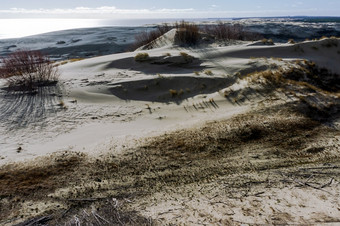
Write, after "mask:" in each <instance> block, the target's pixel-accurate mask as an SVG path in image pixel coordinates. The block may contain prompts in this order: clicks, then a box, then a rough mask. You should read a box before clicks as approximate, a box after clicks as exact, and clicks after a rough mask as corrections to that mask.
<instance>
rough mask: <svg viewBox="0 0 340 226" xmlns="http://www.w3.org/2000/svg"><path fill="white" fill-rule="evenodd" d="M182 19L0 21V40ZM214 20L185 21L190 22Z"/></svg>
mask: <svg viewBox="0 0 340 226" xmlns="http://www.w3.org/2000/svg"><path fill="white" fill-rule="evenodd" d="M181 20H183V19H181V18H176V19H164V18H162V19H124V20H118V19H106V20H104V19H0V39H9V38H22V37H26V36H32V35H37V34H43V33H48V32H53V31H61V30H69V29H77V28H96V27H139V26H148V25H154V24H161V23H173V22H176V21H181ZM213 20H216V19H209V18H207V19H185V21H190V22H201V21H203V22H204V21H213Z"/></svg>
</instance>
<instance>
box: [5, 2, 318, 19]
mask: <svg viewBox="0 0 340 226" xmlns="http://www.w3.org/2000/svg"><path fill="white" fill-rule="evenodd" d="M214 6H215V5H212V6H211V7H213V8H209V9H207V10H206V11H200V10H196V9H193V8H187V9H167V8H164V9H157V8H151V9H119V8H116V7H114V6H102V7H97V8H89V7H76V8H70V9H43V8H41V9H24V8H11V9H7V10H0V15H1V16H0V17H1V18H23V17H39V18H41V17H43V18H45V17H46V18H48V17H53V18H92V19H93V18H98V19H100V18H123V19H124V18H204V17H212V16H213V17H247V16H264V15H266V16H287V15H288V16H292V15H301V14H304V15H314V14H315V13H316V12H317V11H318V10H317V9H304V10H298V9H295V10H292V9H290V10H262V9H260V8H258V9H256V10H250V11H221V10H217V8H218V7H217V8H216V7H214Z"/></svg>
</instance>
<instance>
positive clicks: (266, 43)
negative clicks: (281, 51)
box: [261, 38, 274, 45]
mask: <svg viewBox="0 0 340 226" xmlns="http://www.w3.org/2000/svg"><path fill="white" fill-rule="evenodd" d="M261 42H262V43H263V44H265V45H274V41H273V40H272V39H266V38H264V39H262V40H261Z"/></svg>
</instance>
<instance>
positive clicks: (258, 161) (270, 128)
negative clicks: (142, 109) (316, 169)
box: [0, 105, 339, 224]
mask: <svg viewBox="0 0 340 226" xmlns="http://www.w3.org/2000/svg"><path fill="white" fill-rule="evenodd" d="M325 134H327V136H329V137H332V136H333V137H336V134H338V131H337V130H334V129H332V128H329V127H327V126H323V125H322V124H320V123H319V122H318V121H315V120H312V119H310V118H308V117H306V116H304V115H302V114H300V113H298V112H297V111H294V110H292V108H291V106H284V105H283V106H278V107H277V108H271V109H264V110H261V111H257V112H252V113H247V114H244V115H239V116H236V117H234V118H232V119H231V120H226V121H219V122H211V123H208V124H206V125H204V126H203V127H201V128H197V129H191V130H180V131H176V132H172V133H170V134H165V135H162V136H160V137H155V138H150V139H149V140H147V141H146V142H145V143H144V145H142V146H140V147H137V148H135V149H131V150H126V151H125V152H124V153H123V154H122V155H109V156H107V157H105V158H103V159H99V158H98V159H89V158H87V157H86V156H83V155H80V154H76V153H71V152H69V153H64V154H62V155H57V156H54V157H53V156H52V158H46V159H45V160H44V161H47V163H42V164H40V165H33V166H30V165H29V164H28V165H25V166H20V165H8V166H4V167H2V168H1V169H0V186H1V187H0V188H1V189H0V192H1V193H0V197H1V201H0V206H1V209H3V210H6V211H2V214H1V218H0V219H1V221H0V222H4V221H3V220H5V219H7V220H8V219H11V218H8V216H11V217H13V218H14V216H15V213H16V212H17V213H18V214H19V213H20V211H22V210H21V208H23V206H24V205H23V203H25V202H32V201H33V202H38V201H40V202H41V201H45V202H47V201H48V202H49V203H53V202H56V203H61V204H62V205H61V206H60V207H59V208H58V207H55V208H54V211H53V212H46V213H44V212H43V213H44V214H45V215H46V214H48V215H49V216H50V218H51V219H50V222H58V223H63V222H73V223H74V224H75V218H74V217H73V216H77V219H78V220H80V221H81V222H82V223H84V222H96V217H95V216H97V215H96V214H98V215H99V216H100V217H102V218H104V219H106V220H107V221H109V222H116V220H117V219H121V220H123V219H126V221H123V222H125V223H126V224H135V223H133V222H134V221H135V222H144V223H143V224H152V222H153V221H150V220H148V219H147V218H143V217H140V216H138V214H137V213H136V212H133V211H132V212H131V210H128V209H126V208H125V207H127V206H129V202H128V201H127V200H131V201H133V202H138V200H139V199H142V198H143V197H148V196H150V195H151V196H152V194H154V193H156V192H166V191H167V188H176V187H181V186H186V185H190V184H202V183H206V182H207V181H216V180H218V178H219V177H225V176H226V175H230V176H232V175H235V174H238V175H239V174H244V173H247V172H253V171H254V170H255V171H263V170H271V169H278V168H283V167H292V166H296V165H303V164H307V163H314V162H317V163H323V162H326V161H332V160H335V159H337V157H336V156H337V154H338V153H337V152H336V151H335V150H334V148H335V147H324V146H320V144H319V143H318V140H319V137H321V136H323V135H325ZM338 135H339V134H338ZM311 147H313V148H311ZM249 156H257V157H256V158H254V159H253V160H252V161H250V159H249ZM230 182H231V181H230ZM244 183H247V182H246V181H245V182H244ZM112 200H116V201H118V202H119V203H120V204H121V205H120V206H119V208H115V207H114V203H113V201H112ZM146 205H147V204H146ZM64 206H67V209H65V207H64ZM93 208H96V212H95V214H93V213H92V212H91V209H92V210H93ZM66 210H67V213H65V214H63V213H64V212H65V211H66ZM83 210H85V211H86V212H88V213H90V214H89V216H87V215H86V214H84V211H83ZM13 213H14V216H13ZM112 213H114V214H115V215H113V214H112ZM117 214H118V215H119V216H125V217H121V218H119V217H118V218H117ZM31 216H34V215H33V213H32V214H31ZM16 217H18V216H16ZM100 217H98V216H97V218H100ZM131 219H134V220H131ZM100 221H103V222H104V220H100ZM103 222H102V223H103ZM129 222H130V223H129ZM97 223H98V222H97Z"/></svg>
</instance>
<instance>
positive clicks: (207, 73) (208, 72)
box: [204, 70, 213, 75]
mask: <svg viewBox="0 0 340 226" xmlns="http://www.w3.org/2000/svg"><path fill="white" fill-rule="evenodd" d="M204 74H206V75H213V73H212V71H211V70H205V71H204Z"/></svg>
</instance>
